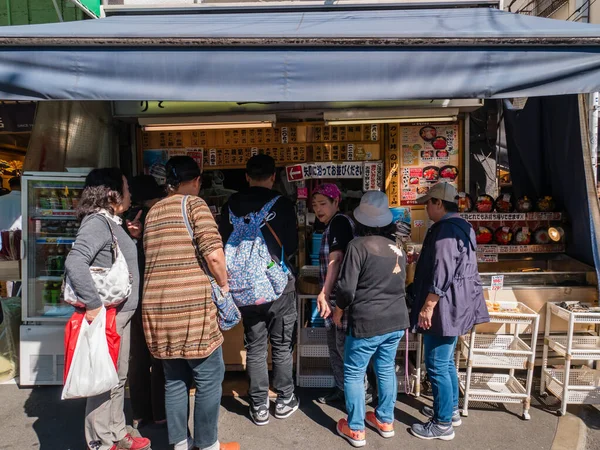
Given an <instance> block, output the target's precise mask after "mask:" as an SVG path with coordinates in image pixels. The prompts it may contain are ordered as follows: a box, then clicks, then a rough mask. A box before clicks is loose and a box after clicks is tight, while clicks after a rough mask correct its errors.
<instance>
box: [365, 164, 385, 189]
mask: <svg viewBox="0 0 600 450" xmlns="http://www.w3.org/2000/svg"><path fill="white" fill-rule="evenodd" d="M382 187H383V163H382V162H381V161H376V162H366V163H364V176H363V191H364V192H367V191H380V190H381V189H382Z"/></svg>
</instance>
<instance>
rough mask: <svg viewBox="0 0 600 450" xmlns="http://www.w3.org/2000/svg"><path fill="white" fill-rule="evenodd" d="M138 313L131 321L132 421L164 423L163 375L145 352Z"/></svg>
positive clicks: (130, 372)
mask: <svg viewBox="0 0 600 450" xmlns="http://www.w3.org/2000/svg"><path fill="white" fill-rule="evenodd" d="M140 310H141V308H138V310H137V311H136V312H135V314H134V316H133V319H131V352H130V355H131V356H130V360H129V394H130V397H131V407H132V409H133V418H134V419H144V420H147V421H150V422H152V421H160V420H165V418H166V415H165V372H164V370H163V365H162V362H161V361H160V360H159V359H156V358H154V357H153V356H152V355H151V354H150V351H149V350H148V345H147V344H146V337H145V336H144V327H143V326H142V315H141V312H140Z"/></svg>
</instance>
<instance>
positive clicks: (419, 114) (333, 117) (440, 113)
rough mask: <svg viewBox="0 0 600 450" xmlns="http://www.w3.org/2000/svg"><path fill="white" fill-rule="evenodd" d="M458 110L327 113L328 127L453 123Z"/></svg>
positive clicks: (371, 110) (375, 109)
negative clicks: (365, 124)
mask: <svg viewBox="0 0 600 450" xmlns="http://www.w3.org/2000/svg"><path fill="white" fill-rule="evenodd" d="M458 113H459V109H458V108H394V109H391V108H369V109H346V110H339V111H326V112H325V113H323V119H324V120H325V124H326V125H355V124H360V123H412V122H453V121H455V120H456V117H457V116H458Z"/></svg>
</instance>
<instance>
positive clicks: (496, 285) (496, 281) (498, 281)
mask: <svg viewBox="0 0 600 450" xmlns="http://www.w3.org/2000/svg"><path fill="white" fill-rule="evenodd" d="M503 287H504V275H494V276H492V287H491V290H492V291H499V290H501V289H502V288H503Z"/></svg>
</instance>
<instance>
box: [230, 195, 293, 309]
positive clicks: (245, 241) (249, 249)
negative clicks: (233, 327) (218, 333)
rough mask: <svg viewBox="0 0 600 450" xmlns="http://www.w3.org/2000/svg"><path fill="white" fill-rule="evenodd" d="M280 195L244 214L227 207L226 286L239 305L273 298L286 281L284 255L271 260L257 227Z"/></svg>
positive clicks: (263, 222) (260, 302) (259, 228)
mask: <svg viewBox="0 0 600 450" xmlns="http://www.w3.org/2000/svg"><path fill="white" fill-rule="evenodd" d="M280 197H281V196H277V197H275V198H274V199H272V200H271V201H269V202H268V203H267V204H266V205H265V206H263V208H262V209H261V210H260V211H259V212H252V213H250V214H248V215H246V216H244V217H236V216H235V215H233V213H232V212H231V209H230V210H229V218H230V220H231V223H232V225H233V232H232V233H231V236H230V237H229V240H228V241H227V243H226V244H225V262H226V264H227V275H228V277H229V289H230V292H231V295H232V296H233V300H234V301H235V304H236V305H238V306H239V307H242V306H249V305H260V304H263V303H269V302H272V301H274V300H277V299H278V298H279V297H281V294H283V291H284V289H285V288H286V286H287V284H288V281H289V278H288V269H287V267H286V266H285V262H284V259H283V258H282V259H281V261H280V262H276V261H273V258H272V257H271V254H270V252H269V249H268V247H267V243H266V242H265V239H264V237H263V234H262V231H261V227H262V226H263V224H265V223H266V222H265V219H266V217H267V215H268V214H269V211H270V210H271V208H272V207H273V205H274V204H275V202H276V201H277V200H279V198H280ZM282 254H283V249H282Z"/></svg>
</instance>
